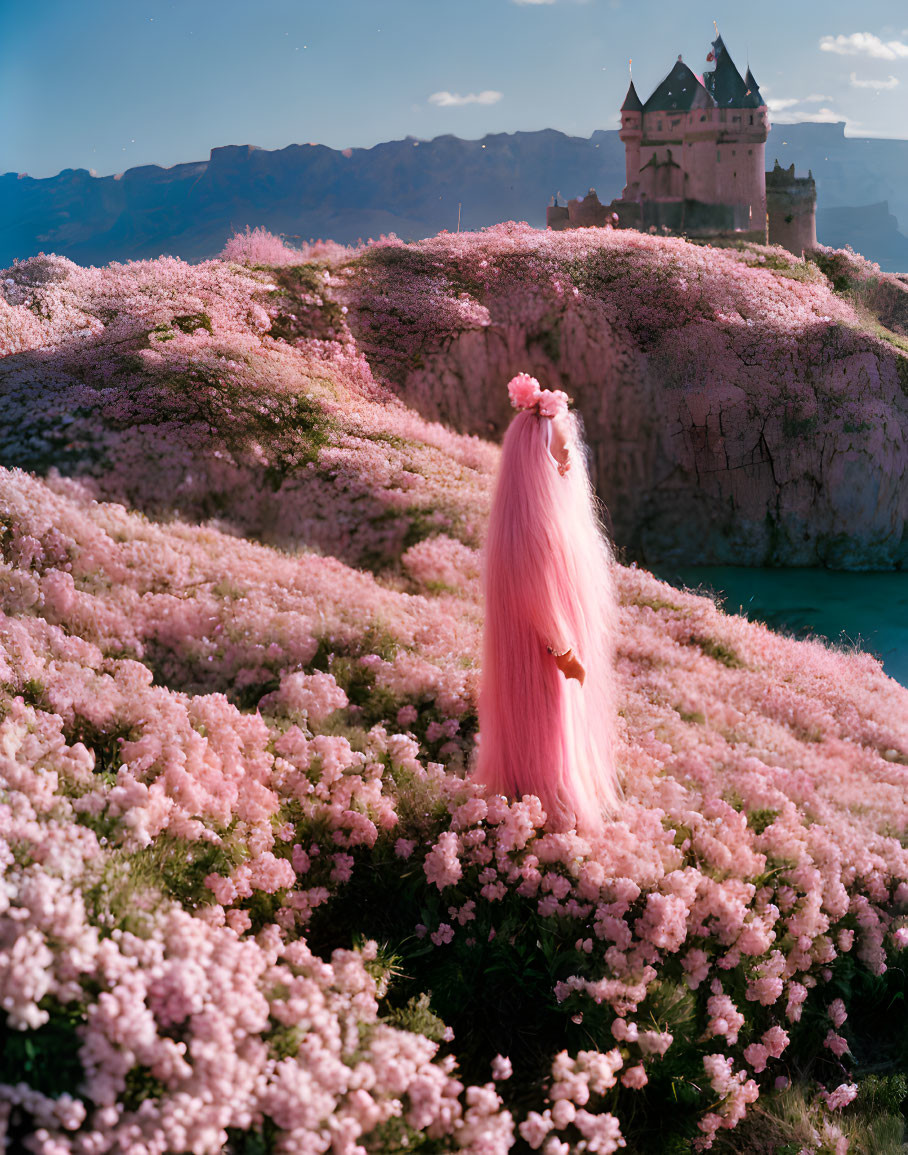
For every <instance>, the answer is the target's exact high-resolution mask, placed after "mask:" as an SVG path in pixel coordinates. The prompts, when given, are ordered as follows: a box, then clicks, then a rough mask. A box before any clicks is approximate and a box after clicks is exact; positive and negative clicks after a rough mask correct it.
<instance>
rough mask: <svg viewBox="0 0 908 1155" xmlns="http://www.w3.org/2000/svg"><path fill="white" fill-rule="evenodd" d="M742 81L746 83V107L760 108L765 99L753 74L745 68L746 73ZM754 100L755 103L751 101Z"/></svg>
mask: <svg viewBox="0 0 908 1155" xmlns="http://www.w3.org/2000/svg"><path fill="white" fill-rule="evenodd" d="M744 83H745V84H746V85H747V107H748V108H751V107H752V108H762V107H763V106H764V105H765V104H766V101H765V100H764V99H763V96H762V94H761V92H760V86H759V84H757V82H756V80H755V79H754V74H753V73H752V72H751V71H750V68H748V69H747V75H746V76H745V77H744ZM752 102H755V103H752Z"/></svg>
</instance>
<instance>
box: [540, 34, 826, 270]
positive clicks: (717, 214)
mask: <svg viewBox="0 0 908 1155" xmlns="http://www.w3.org/2000/svg"><path fill="white" fill-rule="evenodd" d="M707 60H708V61H711V60H714V61H715V68H714V69H713V71H712V72H705V73H704V75H703V77H702V79H701V78H700V77H699V76H697V75H696V74H695V73H694V72H692V71H691V69H690V68H688V66H687V65H686V64H685V63H684V61H683V60H682V59H681V57H680V56H679V57H678V60H677V63H676V64H675V66H674V68H672V70H671V72H670V73H669V74H668V76H666V78H665V79H664V80H663V81H662V83H661V84H660V85H659V86H658V87H657V88H656V90H655V92H653V94H652V96H650V98H649V100H647V101H646V103H645V104H644V103H642V102H641V100H640V97H639V96H638V95H637V90H636V89H635V88H634V82H633V80H632V81H631V83H630V87H629V88H628V90H627V96H626V97H625V100H624V104H623V105H622V106H621V129H620V131H619V136H620V138H621V140H622V141H623V142H624V148H625V161H626V166H627V183H626V185H625V187H624V191H623V193H622V195H621V197H620V198H619V199H617V200H614V201H612V202H611V204H609V205H603V204H601V203H600V201H599V198H598V196H597V195H596V191H595V189H590V191H589V193H588V194H587V195H586V196H585V197H583V198H582V199H581V198H576V199H575V200H572V201H570V202H569V203H568V204H567V205H558V204H557V203H556V204H553V205H550V206H549V208H548V210H547V212H546V224H547V225H549V226H550V227H551V228H553V229H566V228H582V227H585V226H589V225H612V226H614V227H617V228H635V229H642V230H650V231H659V232H663V231H665V232H670V233H675V234H683V235H685V236H688V237H692V238H697V239H708V238H712V239H717V240H718V239H722V238H733V239H741V240H753V241H759V242H760V243H762V244H766V243H767V242H768V243H770V244H780V245H784V247H785V248H787V249H790V250H791V251H792V252H795V253H798V254H799V255H800V254H801V253H802V252H803V250H804V249H808V248H814V247H816V243H817V235H816V185H815V183H814V180H813V175H812V174H809V175H808V176H807V177H803V178H796V177H795V175H794V165H792V166H791V168H789V169H783V168H781V167H780V166H779V163H778V161H776V164H775V167H774V169H773V170H772V172H770V173H767V172H766V163H765V150H766V138H767V135H768V133H769V115H768V112H767V108H766V103H765V101H764V100H763V97H762V96H761V95H760V89H759V86H758V85H757V82H756V80H755V79H754V77H753V74H752V73H751V71H750V68H748V69H747V75H746V76H745V77H743V78H742V76H741V73H740V72H739V71H738V69H737V67H736V66H735V63H734V61H733V60H732V58H731V56H730V55H729V53H728V50H727V48H726V47H725V45H724V43H723V41H722V37H721V36H718V35H717V37H716V39H715V40H714V41H713V45H712V52H711V53H710V54H709V56H708V57H707Z"/></svg>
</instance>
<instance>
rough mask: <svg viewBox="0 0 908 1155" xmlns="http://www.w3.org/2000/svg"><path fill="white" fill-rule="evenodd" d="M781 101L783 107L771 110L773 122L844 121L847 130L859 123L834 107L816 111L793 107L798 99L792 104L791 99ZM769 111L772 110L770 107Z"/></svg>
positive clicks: (820, 122)
mask: <svg viewBox="0 0 908 1155" xmlns="http://www.w3.org/2000/svg"><path fill="white" fill-rule="evenodd" d="M783 103H784V104H785V108H783V109H779V110H778V111H776V112H773V115H772V121H773V124H779V125H781V124H805V123H807V124H841V123H842V122H843V121H844V123H845V127H846V129H847V130H849V131H853V130H854V129H856V128H859V127H860V124H861V122H860V121H859V120H852V119H851V117H849V116H844V115H843V114H842V113H841V112H836V110H835V109H834V108H819V109H817V111H816V112H808V111H806V109H804V108H797V107H793V104H794V105H799V104H800V103H801V102H800V101H794V102H793V104H792V102H791V101H785V102H783ZM767 107H768V105H767ZM770 111H771V112H772V109H770Z"/></svg>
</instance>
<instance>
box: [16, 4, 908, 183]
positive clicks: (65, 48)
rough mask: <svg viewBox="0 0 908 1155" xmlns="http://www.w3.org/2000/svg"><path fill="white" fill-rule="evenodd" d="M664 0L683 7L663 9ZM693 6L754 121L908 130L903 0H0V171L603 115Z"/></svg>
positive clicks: (654, 66)
mask: <svg viewBox="0 0 908 1155" xmlns="http://www.w3.org/2000/svg"><path fill="white" fill-rule="evenodd" d="M682 8H683V12H682ZM713 20H716V21H717V22H718V25H719V30H720V32H721V34H722V36H723V39H724V40H725V43H726V45H727V47H728V49H729V52H730V53H731V55H732V57H733V58H734V60H735V61H736V63H737V64H738V65H739V67H740V68H741V71H742V72H743V71H744V69H745V67H746V65H747V63H748V60H749V61H750V64H751V67H752V68H753V71H754V74H755V76H756V78H757V81H758V83H759V84H760V85H761V88H762V90H763V94H764V96H765V97H766V98H767V100H768V102H769V105H770V114H771V119H772V120H773V122H774V123H781V122H782V121H789V122H790V121H802V120H844V121H846V124H847V127H846V132H847V133H848V135H851V136H888V137H906V136H908V117H906V115H905V112H906V109H908V3H906V2H905V0H863V3H861V4H860V5H856V4H854V3H853V0H823V3H822V4H821V3H815V2H814V0H762V3H759V4H747V5H744V4H740V3H731V2H729V0H710V2H709V3H706V2H705V0H688V2H687V3H686V4H684V5H680V4H677V3H675V2H665V0H636V2H634V0H532V2H530V0H523V2H520V0H461V2H460V3H457V4H452V3H449V2H447V0H41V2H39V3H23V2H21V0H0V102H2V105H0V106H2V107H3V109H4V112H5V115H4V117H3V118H2V123H0V172H9V171H15V172H27V173H29V174H30V175H31V176H35V177H43V176H51V175H54V174H56V173H58V172H59V171H60V170H61V169H63V168H87V169H91V170H93V171H94V172H96V173H97V174H98V175H100V176H105V175H108V174H110V173H116V172H122V171H123V170H124V169H126V168H131V167H134V166H135V165H140V164H160V165H164V166H170V165H173V164H177V163H179V162H183V161H193V160H205V159H207V157H208V154H209V151H210V149H211V148H212V147H215V146H218V145H224V144H257V145H260V146H261V147H263V148H268V149H275V148H283V147H284V146H286V145H288V144H294V143H305V142H307V141H314V142H317V143H320V144H326V145H329V146H331V147H332V148H347V147H356V148H369V147H371V146H372V145H375V144H378V143H379V142H381V141H385V140H399V139H402V138H403V137H405V136H408V135H410V136H415V137H417V138H419V139H423V140H427V139H431V138H432V137H434V136H439V135H441V134H443V133H454V134H456V135H457V136H461V137H467V138H470V139H476V138H479V137H482V136H484V135H485V134H486V133H489V132H515V131H519V130H524V131H531V130H535V129H542V128H556V129H560V130H561V131H562V132H566V133H570V134H573V135H577V136H589V135H590V133H591V132H593V130H594V129H597V128H615V127H617V123H618V115H617V110H618V107H619V106H620V104H621V101H622V99H623V97H624V93H625V90H626V88H627V75H628V58H632V59H633V74H634V80H635V83H636V84H637V87H638V89H639V91H640V95H641V96H642V97H643V98H644V99H646V97H647V96H648V95H649V93H650V92H651V91H652V89H653V88H654V87H655V86H656V84H657V83H658V82H659V81H660V80H661V79H662V77H663V76H664V75H665V74H666V73H667V72H668V71H669V70H670V68H671V67H672V64H673V63H674V61H675V60H676V58H677V56H678V54H679V53H680V54H681V55H682V56H683V57H684V59H685V60H686V61H687V62H688V63H689V64H690V65H691V67H692V68H693V69H694V71H695V72H701V71H702V69H703V67H704V65H705V58H706V53H707V52H708V50H709V42H710V41H711V40H712V38H713Z"/></svg>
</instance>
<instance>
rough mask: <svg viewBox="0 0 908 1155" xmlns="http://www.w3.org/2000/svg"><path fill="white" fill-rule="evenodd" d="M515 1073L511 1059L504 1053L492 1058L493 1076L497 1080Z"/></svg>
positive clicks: (507, 1077) (508, 1077)
mask: <svg viewBox="0 0 908 1155" xmlns="http://www.w3.org/2000/svg"><path fill="white" fill-rule="evenodd" d="M513 1073H514V1069H513V1067H512V1066H511V1060H510V1059H508V1058H506V1057H505V1056H504V1055H496V1056H495V1058H494V1059H493V1060H492V1078H493V1079H495V1080H496V1082H497V1081H498V1080H499V1079H510V1077H511V1075H513Z"/></svg>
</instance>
